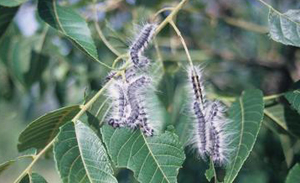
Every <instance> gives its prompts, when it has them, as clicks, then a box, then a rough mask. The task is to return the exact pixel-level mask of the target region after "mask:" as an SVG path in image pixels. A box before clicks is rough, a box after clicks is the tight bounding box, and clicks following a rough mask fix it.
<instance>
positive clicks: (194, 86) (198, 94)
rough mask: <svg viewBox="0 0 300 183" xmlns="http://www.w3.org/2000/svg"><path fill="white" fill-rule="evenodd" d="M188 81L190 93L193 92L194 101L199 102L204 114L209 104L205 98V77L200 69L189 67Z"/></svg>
mask: <svg viewBox="0 0 300 183" xmlns="http://www.w3.org/2000/svg"><path fill="white" fill-rule="evenodd" d="M188 79H189V83H190V91H193V92H192V95H193V97H194V100H195V101H198V102H199V105H200V109H201V111H202V112H203V113H204V111H205V108H206V105H207V104H206V98H205V91H204V82H203V76H202V71H201V70H200V68H199V67H189V68H188Z"/></svg>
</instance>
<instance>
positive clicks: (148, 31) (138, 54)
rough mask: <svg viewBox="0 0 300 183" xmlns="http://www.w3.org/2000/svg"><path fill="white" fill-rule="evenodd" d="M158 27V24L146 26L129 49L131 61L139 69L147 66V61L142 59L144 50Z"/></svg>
mask: <svg viewBox="0 0 300 183" xmlns="http://www.w3.org/2000/svg"><path fill="white" fill-rule="evenodd" d="M156 27H157V25H156V24H150V23H148V24H146V25H144V27H143V28H142V29H141V31H140V33H139V34H138V35H137V37H136V39H135V40H134V41H133V43H132V45H131V46H130V49H129V54H130V58H131V61H132V62H133V64H134V65H136V66H138V67H144V66H145V65H147V63H146V61H147V60H146V59H142V53H143V51H144V49H145V48H146V47H147V45H148V43H149V42H150V40H151V39H152V37H153V35H154V33H155V29H156Z"/></svg>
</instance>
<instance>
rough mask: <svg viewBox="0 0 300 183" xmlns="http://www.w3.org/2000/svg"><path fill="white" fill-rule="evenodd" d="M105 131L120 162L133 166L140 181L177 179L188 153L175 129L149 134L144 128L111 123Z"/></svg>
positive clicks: (117, 164) (109, 144) (113, 158)
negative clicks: (114, 126)
mask: <svg viewBox="0 0 300 183" xmlns="http://www.w3.org/2000/svg"><path fill="white" fill-rule="evenodd" d="M101 133H102V135H103V141H104V143H105V144H106V146H107V149H108V152H109V154H110V156H111V158H112V160H113V162H114V163H115V164H116V166H118V167H126V168H128V169H131V170H132V171H133V172H134V176H135V177H136V179H137V180H138V181H139V182H142V183H156V182H167V183H171V182H177V174H178V170H179V168H180V167H181V165H182V163H183V161H184V159H185V155H184V152H183V147H182V145H181V144H180V143H179V140H178V137H177V136H176V135H175V134H174V133H171V132H168V131H167V132H165V133H164V134H161V135H157V136H154V137H145V136H144V135H143V133H141V131H140V130H136V131H132V130H130V129H127V128H121V129H113V128H112V127H111V126H108V125H104V126H103V127H102V128H101Z"/></svg>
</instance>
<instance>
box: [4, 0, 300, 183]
mask: <svg viewBox="0 0 300 183" xmlns="http://www.w3.org/2000/svg"><path fill="white" fill-rule="evenodd" d="M229 2H230V3H226V2H223V1H222V2H219V1H188V0H181V1H178V2H177V1H169V0H156V1H143V0H137V1H120V0H117V1H115V0H113V1H109V0H107V1H103V2H102V1H101V2H97V1H96V0H94V1H92V2H91V1H87V0H76V1H69V0H61V1H58V0H36V1H30V0H28V2H27V1H26V0H2V1H1V2H0V108H1V107H2V104H4V105H7V106H9V105H10V106H11V108H13V109H14V110H16V111H18V115H20V116H22V117H24V119H25V121H32V122H30V123H29V124H27V125H26V127H24V129H23V131H22V132H19V131H18V132H17V133H20V135H19V138H18V144H17V149H18V152H19V154H18V155H16V156H13V155H12V156H11V157H16V158H11V157H10V156H9V157H7V158H6V157H5V158H3V157H2V156H3V155H2V152H1V154H0V158H3V163H2V164H0V176H2V177H6V176H8V177H9V176H10V175H7V174H5V172H9V171H10V170H12V169H14V168H15V167H17V166H18V164H22V163H24V160H25V159H27V160H28V159H29V161H30V163H29V164H27V165H26V166H22V171H14V172H19V174H18V175H17V174H16V173H14V174H13V176H12V177H13V178H11V177H9V178H8V179H7V180H9V181H12V180H11V179H13V181H14V182H16V183H17V182H21V183H23V182H24V183H26V182H28V183H29V182H32V183H35V182H39V183H40V182H51V181H52V179H51V178H49V177H48V176H49V175H48V174H46V173H45V172H43V171H42V170H40V169H38V168H36V165H39V166H40V165H41V164H39V163H37V162H39V161H40V160H41V159H42V158H43V157H45V158H46V159H47V160H46V161H47V162H50V161H51V162H55V166H53V165H52V166H49V167H48V166H44V167H47V170H50V171H53V170H55V171H57V172H58V175H57V177H59V179H60V180H61V181H62V182H91V183H94V182H97V183H98V182H99V183H101V182H109V183H114V182H141V183H149V182H155V183H156V182H167V183H171V182H172V183H173V182H207V181H208V182H225V183H232V182H250V181H251V180H252V178H255V180H256V181H257V182H283V181H284V180H285V181H286V182H287V183H294V182H299V181H300V178H299V174H300V173H299V171H300V169H299V157H300V156H299V155H300V148H299V147H300V140H299V137H300V124H299V119H300V89H299V82H297V80H298V79H299V48H298V47H300V37H299V32H300V28H299V25H300V20H299V14H300V11H299V10H296V9H294V10H293V9H290V10H287V11H284V12H286V13H281V11H279V10H277V9H276V8H274V7H275V5H276V6H277V4H275V3H274V6H272V5H273V3H272V5H271V4H268V3H266V2H265V1H263V0H257V1H254V0H253V1H247V2H238V3H233V2H234V0H229ZM257 2H260V3H257ZM231 4H232V5H231ZM233 4H236V6H237V7H238V8H235V7H234V6H233ZM292 4H293V3H290V4H289V7H292ZM284 5H285V7H286V6H287V5H286V4H284ZM294 5H297V6H300V4H299V3H298V4H297V3H296V2H295V3H294ZM248 7H251V8H248ZM260 7H266V8H267V9H268V10H269V14H268V15H267V11H266V10H267V9H260ZM278 7H280V6H279V5H278ZM26 8H27V10H28V9H30V8H31V10H32V9H34V10H33V11H32V17H34V20H35V23H36V24H37V25H38V26H37V27H36V30H35V31H34V32H32V33H31V34H29V35H28V34H27V33H26V31H25V29H24V25H22V22H24V21H23V19H22V18H23V17H22V16H23V13H24V11H23V9H25V10H26ZM28 11H29V10H28ZM256 11H257V12H256ZM20 17H21V18H20ZM24 17H25V15H24ZM20 19H21V21H20ZM24 19H25V18H24ZM145 20H146V21H147V22H156V23H157V28H156V29H155V31H154V39H153V41H152V43H151V44H150V46H149V49H148V50H145V53H144V55H147V57H148V58H150V60H151V65H150V67H147V69H145V70H143V69H141V68H139V70H138V71H137V72H138V74H140V73H142V74H144V75H146V76H147V77H149V78H151V79H150V80H151V82H152V85H151V87H152V88H153V89H154V90H155V93H151V95H155V96H147V100H145V101H147V103H149V104H150V103H151V105H149V106H151V108H152V111H154V114H153V115H152V113H151V115H150V116H148V117H149V118H151V119H152V118H153V119H156V118H157V119H160V120H159V121H158V122H159V125H158V126H159V128H154V129H155V133H154V136H153V137H152V136H151V135H148V136H147V135H145V134H144V133H143V128H142V127H141V129H142V130H140V129H139V128H138V129H130V128H128V127H121V128H113V127H112V126H110V125H108V121H109V119H110V117H111V113H112V112H111V111H112V108H113V107H115V106H113V104H114V103H113V101H111V99H110V98H109V96H110V95H113V94H111V93H107V91H111V90H107V89H108V88H109V87H110V86H111V85H113V84H115V83H118V82H114V81H115V80H118V78H120V79H119V81H122V82H124V80H126V79H127V78H126V77H127V76H126V70H127V69H129V68H131V67H132V63H131V58H130V57H131V54H129V51H128V48H130V44H132V43H129V42H128V41H127V40H128V39H129V38H132V37H133V36H134V35H136V34H138V32H139V31H140V30H141V28H139V27H138V28H137V26H134V25H133V24H143V23H141V22H142V21H145ZM20 22H21V23H20ZM35 23H31V24H30V22H28V25H25V27H26V28H32V27H34V24H35ZM263 24H268V26H263ZM22 26H23V27H22ZM141 26H142V25H141ZM135 29H137V30H135ZM267 33H268V35H269V37H270V38H271V39H269V37H268V35H267ZM148 41H149V40H147V39H146V41H145V42H146V43H148ZM145 42H144V43H145ZM144 43H143V45H145V44H144ZM142 47H144V46H142ZM143 51H144V50H143V49H142V51H141V50H139V54H137V55H139V56H140V55H141V54H142V52H143ZM144 55H143V56H144ZM143 58H144V57H143ZM192 65H194V66H197V65H200V66H201V68H202V71H203V75H204V78H205V87H204V88H205V90H206V93H207V97H208V98H209V100H210V101H213V100H218V101H222V103H224V104H225V105H226V106H228V108H229V110H228V111H227V112H226V116H228V118H229V119H230V122H229V123H228V127H227V128H229V129H231V131H232V133H231V134H227V135H228V136H229V137H230V138H229V139H230V141H229V142H228V144H229V147H228V148H229V149H228V151H229V152H230V156H229V157H228V161H227V164H222V165H220V164H216V163H214V162H213V161H212V160H211V159H209V158H207V159H205V158H203V159H204V160H201V158H199V156H198V155H197V153H196V152H194V151H191V149H192V148H191V147H190V146H189V145H188V144H189V143H190V141H191V138H192V137H191V134H192V133H191V131H192V128H194V125H193V122H192V121H193V120H192V117H191V116H190V113H189V111H187V110H191V109H190V108H188V107H187V103H188V102H189V98H190V96H188V95H189V93H190V92H187V89H186V87H185V86H186V85H187V82H188V79H187V73H186V68H187V67H189V66H192ZM108 73H114V74H115V76H114V78H112V79H107V78H106V76H107V75H108ZM125 86H126V85H125ZM254 88H257V89H254ZM149 90H150V89H149ZM201 90H202V89H201ZM126 92H127V90H126ZM83 93H84V96H83ZM149 93H150V92H149ZM74 103H75V104H78V105H74ZM130 105H131V104H130ZM7 108H8V107H7ZM132 109H133V108H132ZM49 111H50V112H49ZM157 111H158V112H157ZM0 115H3V116H4V118H3V119H4V120H3V122H1V125H7V124H8V122H7V121H9V119H10V118H9V117H5V115H7V116H9V114H2V113H1V110H0ZM37 116H41V117H38V118H36V117H37ZM34 118H36V119H34ZM7 119H8V120H7ZM32 119H34V120H32ZM9 123H11V121H9ZM12 124H13V125H19V124H17V123H12ZM20 126H22V127H23V126H24V125H22V124H20ZM3 128H4V127H3ZM0 136H1V137H2V136H5V135H2V134H0ZM3 141H5V140H3ZM1 143H3V142H2V140H1V138H0V145H1ZM4 143H6V144H9V143H10V142H4ZM14 145H16V144H14ZM1 149H2V147H1ZM9 153H10V152H7V153H5V152H3V154H6V155H7V154H9ZM8 159H10V160H8ZM23 159H24V160H23ZM1 161H2V159H1ZM24 167H25V168H24ZM128 170H130V171H128ZM2 177H0V180H2V179H1V178H2ZM3 180H4V181H5V180H6V179H3ZM53 180H54V179H53ZM9 181H7V182H9Z"/></svg>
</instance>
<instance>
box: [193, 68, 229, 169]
mask: <svg viewBox="0 0 300 183" xmlns="http://www.w3.org/2000/svg"><path fill="white" fill-rule="evenodd" d="M201 74H202V73H201V71H200V69H199V68H197V67H191V68H189V69H188V78H189V79H188V82H189V91H190V96H191V97H190V106H191V110H192V111H193V116H194V117H193V120H194V123H193V124H194V126H193V132H192V135H193V139H192V141H191V143H192V144H194V145H195V146H196V149H197V152H198V153H199V154H200V156H201V157H202V159H204V160H206V159H207V157H208V156H209V157H210V158H211V159H212V160H213V162H214V164H215V165H218V166H223V165H225V164H226V163H227V162H228V159H229V157H228V155H229V152H228V151H229V148H228V146H229V140H230V138H229V137H230V134H231V132H230V131H229V130H228V124H229V120H228V119H227V118H226V116H225V114H224V112H225V108H224V107H223V106H222V105H221V103H220V102H218V101H209V100H207V99H206V97H205V91H204V86H203V83H204V82H203V77H202V75H201Z"/></svg>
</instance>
